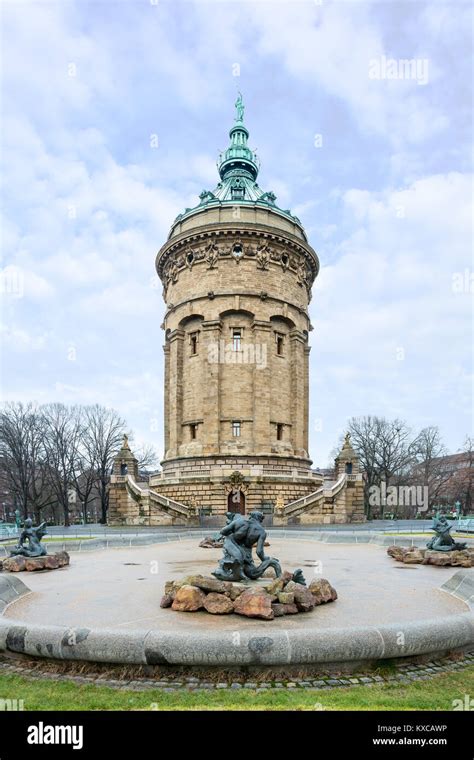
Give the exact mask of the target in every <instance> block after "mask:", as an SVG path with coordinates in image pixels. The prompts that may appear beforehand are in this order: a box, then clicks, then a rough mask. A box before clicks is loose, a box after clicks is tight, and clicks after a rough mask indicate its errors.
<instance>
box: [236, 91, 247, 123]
mask: <svg viewBox="0 0 474 760" xmlns="http://www.w3.org/2000/svg"><path fill="white" fill-rule="evenodd" d="M238 95H239V97H238V98H237V100H236V101H235V110H236V112H237V116H236V117H235V121H240V122H243V120H244V110H245V106H244V100H243V98H242V93H241V92H239V93H238Z"/></svg>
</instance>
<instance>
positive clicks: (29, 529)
mask: <svg viewBox="0 0 474 760" xmlns="http://www.w3.org/2000/svg"><path fill="white" fill-rule="evenodd" d="M46 533H47V530H46V523H45V522H42V523H41V525H38V527H37V528H34V527H33V520H31V519H30V518H29V517H28V518H27V519H26V520H25V525H24V528H23V530H22V531H21V534H20V539H19V541H18V544H17V545H16V546H15V547H14V548H13V549H12V550H11V552H10V557H18V556H22V557H44V556H45V555H46V554H47V551H46V547H45V546H43V545H42V543H41V539H42V538H43V536H45V535H46Z"/></svg>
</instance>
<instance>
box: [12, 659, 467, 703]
mask: <svg viewBox="0 0 474 760" xmlns="http://www.w3.org/2000/svg"><path fill="white" fill-rule="evenodd" d="M473 693H474V666H469V667H466V668H463V669H462V670H461V671H457V672H454V673H447V674H440V675H436V676H434V677H433V678H431V679H430V680H429V681H418V682H414V683H410V684H397V683H394V684H381V685H374V686H371V687H367V686H352V687H348V688H344V687H341V688H335V689H330V690H326V691H325V690H318V689H311V690H309V689H301V688H295V689H293V690H290V689H284V688H283V689H272V690H268V691H264V692H256V691H253V690H251V689H242V690H239V691H234V690H225V691H224V690H216V691H214V690H212V691H200V692H192V691H189V690H185V689H180V690H179V691H177V692H174V693H166V692H164V691H163V690H162V689H147V690H144V691H130V690H129V691H126V690H120V691H119V690H116V689H111V688H108V687H105V686H94V685H93V684H90V685H88V684H87V685H85V684H84V685H82V684H75V683H73V682H71V681H53V680H49V679H41V680H28V679H27V678H25V677H23V676H17V675H0V697H1V698H2V699H23V700H24V708H25V710H30V711H31V710H452V707H453V704H452V703H453V700H454V699H463V698H464V695H465V694H473Z"/></svg>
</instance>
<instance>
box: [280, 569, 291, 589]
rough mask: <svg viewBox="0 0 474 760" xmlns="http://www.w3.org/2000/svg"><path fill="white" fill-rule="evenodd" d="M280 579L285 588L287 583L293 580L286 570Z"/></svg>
mask: <svg viewBox="0 0 474 760" xmlns="http://www.w3.org/2000/svg"><path fill="white" fill-rule="evenodd" d="M280 577H281V580H282V581H283V585H284V586H286V584H287V583H289V582H290V581H292V580H293V573H290V572H289V571H288V570H284V571H283V573H282V574H281V576H280Z"/></svg>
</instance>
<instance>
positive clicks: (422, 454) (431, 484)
mask: <svg viewBox="0 0 474 760" xmlns="http://www.w3.org/2000/svg"><path fill="white" fill-rule="evenodd" d="M411 452H412V455H413V466H412V470H411V473H410V476H409V477H408V480H410V481H412V482H416V484H417V485H423V486H427V488H428V504H429V507H430V508H431V507H433V506H434V505H435V504H436V503H437V500H438V497H439V495H440V493H441V492H442V490H443V487H444V486H445V484H446V483H447V481H448V480H449V479H450V477H451V473H450V472H449V470H448V471H447V470H446V467H445V464H444V461H443V457H445V456H446V455H447V453H448V451H447V449H446V447H445V445H444V444H443V442H442V440H441V435H440V432H439V429H438V428H437V427H435V426H431V427H426V428H423V430H421V431H420V433H419V434H418V435H417V437H416V438H415V440H414V441H413V443H412V444H411Z"/></svg>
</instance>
